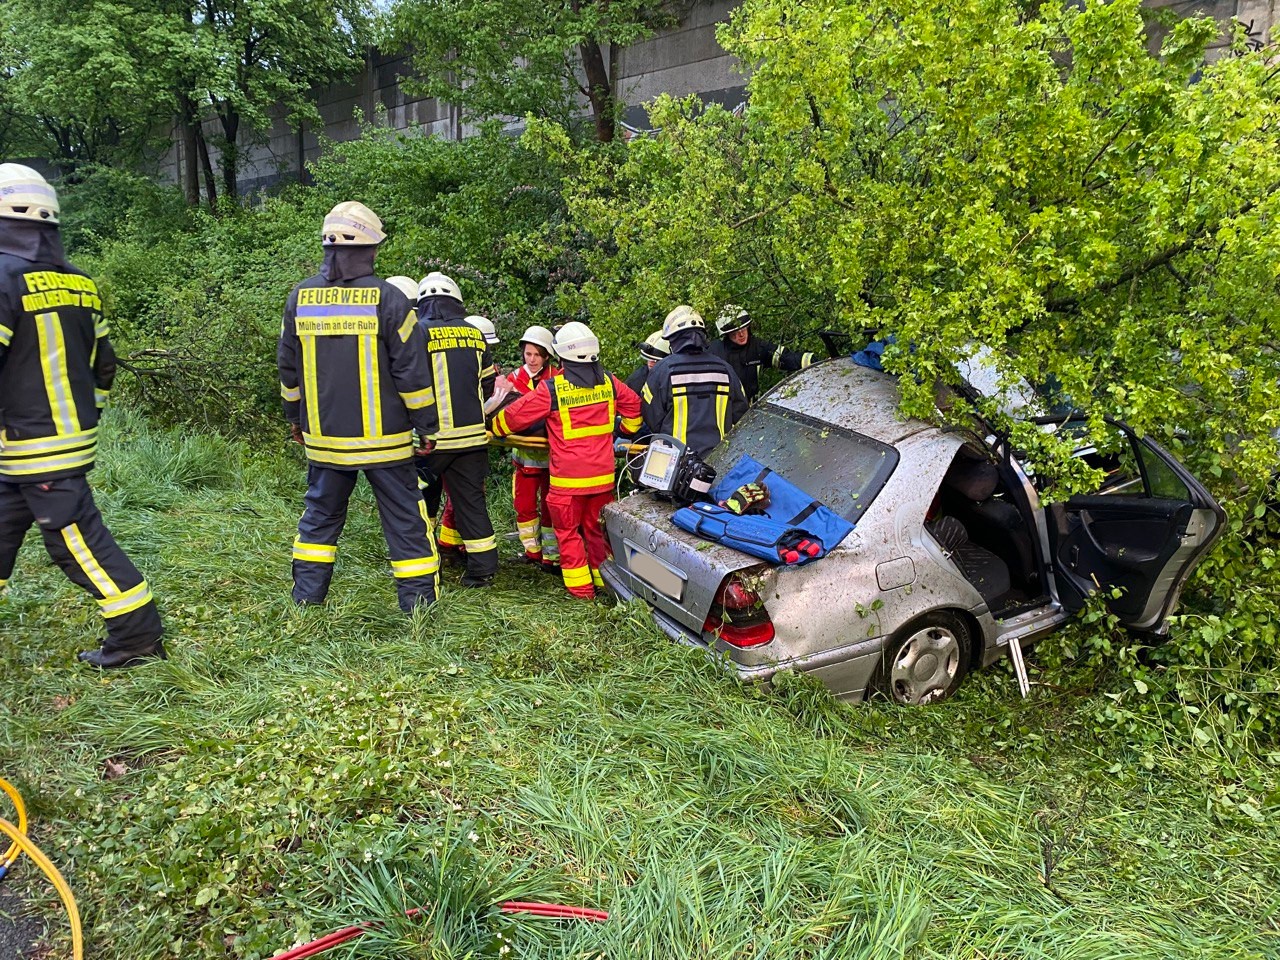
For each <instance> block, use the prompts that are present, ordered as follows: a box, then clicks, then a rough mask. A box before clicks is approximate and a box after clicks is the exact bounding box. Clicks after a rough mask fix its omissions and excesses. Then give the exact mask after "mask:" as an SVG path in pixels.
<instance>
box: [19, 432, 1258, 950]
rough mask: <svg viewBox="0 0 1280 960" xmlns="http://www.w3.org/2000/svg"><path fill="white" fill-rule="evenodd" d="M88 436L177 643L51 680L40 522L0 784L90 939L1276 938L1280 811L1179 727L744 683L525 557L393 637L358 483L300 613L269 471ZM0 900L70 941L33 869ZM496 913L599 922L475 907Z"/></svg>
mask: <svg viewBox="0 0 1280 960" xmlns="http://www.w3.org/2000/svg"><path fill="white" fill-rule="evenodd" d="M118 416H119V415H118V414H117V417H118ZM113 433H114V437H115V439H114V440H113V441H112V442H109V443H108V445H107V447H106V449H105V450H104V453H103V464H104V465H103V467H102V468H100V469H99V470H98V471H97V472H96V473H95V475H94V481H95V484H96V485H97V489H98V491H99V494H98V499H99V502H100V503H101V505H102V506H103V508H104V512H105V513H106V516H107V519H108V522H109V524H110V525H111V526H112V527H113V529H114V531H115V532H116V534H117V536H118V538H119V539H120V540H121V542H122V543H123V544H124V545H125V546H126V548H127V549H128V550H129V552H130V554H131V555H132V556H133V558H134V560H135V562H137V563H138V564H139V566H140V567H141V568H143V570H144V571H145V572H146V573H147V575H148V577H149V579H150V581H151V583H152V586H153V589H154V591H155V593H156V595H157V597H159V599H160V602H161V606H162V612H163V614H164V616H165V619H166V622H167V625H168V628H169V648H170V651H171V656H172V659H171V660H170V661H169V662H168V663H165V664H156V665H152V666H149V667H147V668H145V669H140V670H136V671H132V672H129V673H126V674H122V675H107V676H103V677H99V676H97V675H95V674H93V673H90V672H88V671H85V670H83V669H81V668H79V667H78V666H77V665H75V664H74V662H73V656H74V653H75V652H76V651H77V650H78V649H82V648H84V647H86V646H90V645H92V642H93V641H94V639H95V638H96V636H97V632H98V629H99V627H98V623H97V620H96V613H95V611H94V609H93V604H92V602H91V601H89V600H88V599H87V598H86V597H83V596H82V595H80V594H79V593H78V591H77V590H76V589H75V588H74V587H72V586H71V585H70V584H68V583H67V582H66V581H65V580H64V579H63V578H62V576H61V574H60V573H59V572H58V571H57V570H56V569H54V568H52V567H50V566H49V564H48V562H47V560H46V559H45V557H44V555H43V551H42V550H41V547H40V545H39V543H38V541H37V540H36V539H34V538H32V539H30V540H29V541H28V543H27V545H26V547H25V548H24V552H23V556H22V560H21V563H20V566H19V571H18V575H17V576H16V577H15V582H14V584H13V589H12V591H11V593H10V595H9V598H8V600H7V602H5V603H4V604H3V606H0V669H2V670H3V674H2V678H0V704H2V705H0V775H3V776H5V777H7V778H9V779H11V780H13V781H15V782H16V783H17V784H18V786H19V787H20V789H22V791H23V793H24V795H25V796H26V797H27V799H28V801H29V803H30V806H31V813H32V817H33V821H34V828H33V833H34V837H35V839H36V840H37V842H38V843H40V844H41V845H42V846H43V848H44V849H45V850H46V851H47V852H48V853H49V854H50V855H51V856H52V857H53V859H54V861H55V862H57V863H58V864H59V865H60V866H61V867H62V868H63V870H64V871H65V873H66V874H67V876H68V879H69V880H70V882H71V884H72V886H73V888H74V889H75V890H76V893H77V897H78V899H79V903H80V907H81V909H82V911H83V913H84V915H85V919H86V925H87V930H88V938H89V943H90V950H89V954H88V955H89V956H92V957H95V958H103V960H126V958H127V960H146V958H159V957H171V956H177V957H182V958H195V960H199V958H215V957H227V956H239V957H267V956H270V955H272V954H273V953H274V952H275V951H277V950H280V949H283V948H284V947H287V946H289V945H291V944H292V943H294V942H296V941H299V940H306V939H310V938H312V937H315V936H318V935H320V934H322V933H324V932H326V931H328V930H329V929H331V928H333V927H336V926H341V925H345V924H346V923H349V922H352V921H355V920H358V919H364V918H377V919H380V920H384V921H386V923H385V925H384V926H383V927H382V928H381V929H380V930H379V931H378V932H377V933H376V934H371V935H369V936H366V937H364V938H362V939H361V940H360V941H357V943H356V945H355V948H354V950H353V949H352V948H342V949H341V950H338V951H335V952H334V953H333V954H330V955H333V956H349V957H350V956H361V957H375V956H376V957H386V958H392V957H395V958H411V957H421V958H432V960H445V958H459V960H460V958H464V957H500V956H510V957H530V958H587V957H597V956H599V957H607V958H655V960H658V958H662V960H668V958H680V960H682V958H692V957H698V958H742V960H745V958H757V957H759V958H765V957H767V958H769V960H792V958H795V960H799V958H805V960H817V958H837V957H838V958H889V957H967V958H975V960H976V958H997V957H999V958H1015V957H1017V958H1024V957H1025V958H1040V957H1043V958H1072V960H1089V958H1099V960H1102V958H1107V960H1112V958H1151V957H1178V958H1187V957H1215V958H1216V957H1222V958H1246V957H1250V958H1252V957H1259V958H1260V957H1274V956H1277V955H1280V934H1278V920H1277V907H1278V905H1280V895H1278V894H1277V889H1278V887H1280V869H1278V868H1277V864H1280V836H1278V835H1277V831H1276V829H1275V827H1274V819H1264V821H1263V822H1262V823H1260V824H1259V823H1254V822H1252V821H1250V820H1247V819H1245V818H1240V819H1239V820H1235V819H1223V818H1222V817H1221V811H1220V810H1218V809H1216V808H1215V806H1214V804H1213V803H1212V801H1211V794H1210V791H1209V789H1208V787H1207V785H1206V784H1205V783H1204V782H1202V780H1201V778H1200V776H1199V774H1198V771H1199V770H1200V769H1201V768H1200V767H1199V766H1198V765H1197V764H1196V763H1195V760H1194V756H1193V755H1192V753H1191V748H1190V747H1189V746H1188V745H1187V744H1184V743H1183V742H1182V740H1181V739H1180V738H1179V737H1178V736H1177V735H1176V734H1175V733H1171V734H1170V738H1169V741H1168V749H1167V750H1166V751H1165V752H1164V754H1163V755H1162V756H1161V757H1160V758H1159V761H1160V762H1159V763H1158V765H1157V768H1156V770H1155V771H1153V772H1146V771H1141V770H1137V769H1135V768H1134V767H1133V766H1132V765H1131V764H1130V762H1129V760H1128V758H1126V757H1125V756H1123V755H1119V754H1117V753H1116V749H1115V748H1114V747H1113V746H1110V745H1108V743H1107V742H1106V741H1103V740H1100V739H1099V738H1098V736H1097V735H1095V734H1092V733H1091V730H1092V725H1091V720H1090V718H1091V716H1092V711H1094V710H1095V709H1096V707H1097V700H1096V699H1095V695H1093V694H1090V693H1088V692H1087V691H1079V690H1065V691H1060V692H1056V693H1047V692H1044V691H1039V695H1038V696H1036V697H1035V698H1033V699H1032V700H1031V701H1028V702H1026V703H1023V702H1020V701H1018V700H1017V698H1016V690H1015V688H1014V687H1013V685H1012V683H1011V681H1010V680H1009V678H1008V676H1007V674H1004V673H1003V672H1001V671H990V672H988V673H987V674H985V675H983V676H981V677H978V678H975V680H974V681H973V682H971V683H970V684H968V685H967V686H966V688H965V689H964V690H963V691H962V692H961V694H960V696H959V698H958V699H957V700H955V701H954V702H952V703H949V704H944V705H941V706H939V707H936V708H932V709H924V710H914V711H910V710H900V709H893V708H890V707H888V706H886V705H883V704H872V705H862V706H853V707H849V706H843V705H840V704H836V703H834V702H832V701H831V700H830V699H829V698H828V697H827V696H826V694H825V693H824V692H823V691H822V690H821V689H820V688H818V687H816V685H814V684H813V683H811V682H808V681H807V680H805V679H803V678H799V679H797V678H788V679H785V680H784V681H782V682H780V683H778V684H777V685H776V686H775V687H774V688H773V689H768V690H766V689H762V688H757V687H743V686H741V685H739V684H738V683H737V682H736V681H734V680H732V679H730V678H728V677H726V676H724V675H723V674H722V673H721V672H720V671H719V670H718V668H717V666H716V665H715V664H714V663H711V662H709V661H707V660H706V659H704V658H702V657H700V656H698V655H696V654H694V653H692V652H690V651H688V650H685V649H682V648H679V647H677V646H674V645H672V644H671V643H669V642H667V641H666V640H664V639H662V638H661V636H660V635H659V634H658V633H657V632H656V631H655V630H654V629H653V627H652V626H651V624H650V623H649V622H648V620H647V618H646V616H645V615H644V612H643V610H642V609H640V608H638V607H607V606H584V605H580V604H576V603H571V602H569V601H568V600H566V599H565V598H564V597H563V596H562V591H561V590H560V588H559V586H558V584H557V583H556V582H555V581H553V580H551V578H549V577H546V576H545V575H543V574H541V573H539V572H537V571H533V570H531V569H529V568H526V567H522V566H518V565H516V564H515V563H513V562H509V563H504V565H503V569H502V572H501V574H500V575H499V580H498V586H497V588H496V589H495V590H493V591H492V592H490V593H483V594H477V593H469V592H464V591H462V590H460V589H457V588H456V581H457V578H458V575H459V574H458V572H457V571H455V570H448V571H447V572H446V577H445V581H446V586H447V587H448V586H449V585H450V584H452V585H454V586H455V589H447V591H446V593H445V595H444V597H443V599H442V600H441V602H440V603H439V604H437V605H436V607H434V608H433V609H432V610H430V611H428V612H424V613H420V614H418V615H416V616H415V617H413V618H407V617H404V616H402V615H401V614H399V613H398V611H397V609H396V603H395V595H394V587H393V584H392V581H391V578H390V575H389V571H388V570H387V567H386V564H385V562H384V560H383V555H384V554H383V545H382V541H381V535H380V532H379V529H378V523H377V517H376V513H375V512H374V509H373V506H372V501H371V498H370V497H369V495H368V491H367V487H364V486H363V485H362V486H361V487H360V488H359V493H358V495H357V500H356V501H355V502H354V503H353V507H352V513H351V519H350V522H349V524H348V528H347V533H346V535H345V537H344V539H343V541H342V544H341V547H340V553H339V561H338V569H337V576H336V579H335V585H334V590H333V593H332V595H331V598H330V602H329V604H328V605H327V606H326V607H324V608H319V609H307V610H298V609H296V608H294V607H293V605H292V604H291V603H290V602H289V598H288V592H289V546H290V542H291V539H292V536H293V532H294V524H295V522H296V518H297V513H298V511H299V509H300V505H301V495H302V489H303V488H302V471H301V468H300V465H299V464H298V463H297V462H296V461H295V460H292V459H289V458H280V459H279V460H271V459H260V458H259V459H254V458H251V457H249V456H247V454H246V453H245V451H244V450H243V449H241V448H239V447H236V446H234V445H231V444H228V443H226V442H225V441H220V440H216V439H213V438H209V437H191V436H186V437H183V436H177V435H171V434H163V433H156V432H153V431H151V430H148V429H146V428H145V427H144V426H143V425H142V424H140V423H139V422H138V421H136V420H130V419H128V418H123V419H120V420H117V421H116V429H115V430H114V431H113ZM289 456H290V457H292V456H293V454H292V453H290V455H289ZM493 487H494V490H493V498H494V502H495V504H498V503H500V502H501V501H502V498H503V496H504V487H503V484H502V483H501V482H499V481H498V480H496V479H495V481H494V484H493ZM508 521H509V517H508V516H506V515H505V514H504V515H503V516H502V523H503V524H508ZM503 550H504V554H505V555H506V558H507V559H508V560H513V559H514V555H515V553H516V550H517V547H516V544H515V543H514V542H512V541H510V540H504V541H503ZM1266 812H1267V813H1268V815H1270V814H1271V812H1272V811H1270V810H1268V811H1266ZM5 882H6V883H8V884H13V886H14V888H15V889H16V890H18V891H20V892H21V893H23V894H24V895H25V896H28V897H31V898H34V899H36V900H38V901H39V902H40V903H41V904H45V905H48V906H49V909H48V911H47V913H46V914H45V916H46V919H47V921H48V925H49V929H50V939H51V942H52V943H53V945H54V947H55V952H54V953H53V954H52V955H54V956H64V955H67V954H66V949H65V946H66V938H65V933H64V920H63V918H62V916H61V915H60V914H59V912H58V911H57V910H56V909H55V908H54V907H53V903H54V901H53V900H52V895H51V893H50V892H49V891H48V889H47V887H45V886H44V885H43V883H42V882H41V881H40V880H39V878H38V876H37V874H36V873H35V871H34V870H33V869H32V868H31V867H30V866H29V865H27V864H25V863H24V864H23V865H22V866H20V867H19V868H18V869H17V870H16V871H15V874H14V875H13V876H11V877H10V879H9V880H7V881H5ZM511 898H528V899H547V900H557V901H563V902H569V903H577V904H587V905H593V906H599V907H602V908H604V909H607V910H609V911H610V913H611V915H612V919H611V920H610V922H609V923H607V924H603V925H588V924H581V923H577V924H574V923H558V922H555V921H546V920H536V919H517V918H511V917H505V918H504V917H501V916H499V915H497V914H496V913H495V911H494V909H493V906H494V904H496V903H498V902H500V901H502V900H505V899H511ZM424 903H425V904H430V905H431V909H430V910H429V911H428V913H427V915H426V916H424V917H423V918H421V919H419V920H417V921H413V922H407V921H402V920H401V921H397V920H396V915H397V914H398V913H399V912H400V911H402V910H403V909H404V908H405V907H407V906H413V905H418V904H424ZM504 948H505V949H504ZM344 951H345V952H344Z"/></svg>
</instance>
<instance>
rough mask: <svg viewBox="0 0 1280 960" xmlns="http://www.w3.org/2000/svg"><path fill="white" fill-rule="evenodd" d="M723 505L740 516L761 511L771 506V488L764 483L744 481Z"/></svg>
mask: <svg viewBox="0 0 1280 960" xmlns="http://www.w3.org/2000/svg"><path fill="white" fill-rule="evenodd" d="M721 506H722V507H724V508H725V509H727V510H732V511H733V512H734V513H736V514H738V515H739V516H742V515H743V514H747V513H760V512H762V511H763V510H764V509H765V508H766V507H767V506H769V489H768V488H767V487H766V486H765V485H764V484H763V483H744V484H743V485H742V486H740V487H739V488H738V489H737V490H735V491H733V494H732V495H731V496H730V497H729V499H728V500H726V501H724V503H722V504H721Z"/></svg>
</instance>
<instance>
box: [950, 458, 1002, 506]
mask: <svg viewBox="0 0 1280 960" xmlns="http://www.w3.org/2000/svg"><path fill="white" fill-rule="evenodd" d="M942 482H943V484H944V485H945V486H946V487H947V488H948V489H950V490H954V491H955V492H956V493H958V494H960V495H961V496H962V497H964V498H965V499H966V500H974V501H979V502H980V501H982V500H986V499H987V498H988V497H990V496H991V495H992V494H993V493H995V492H996V487H997V486H999V484H1000V474H999V472H998V471H997V470H996V468H995V465H994V464H991V463H988V462H987V461H986V460H971V459H969V458H967V457H963V456H961V457H957V458H956V460H955V462H954V463H952V464H951V466H950V467H948V468H947V475H946V476H945V477H944V478H943V480H942Z"/></svg>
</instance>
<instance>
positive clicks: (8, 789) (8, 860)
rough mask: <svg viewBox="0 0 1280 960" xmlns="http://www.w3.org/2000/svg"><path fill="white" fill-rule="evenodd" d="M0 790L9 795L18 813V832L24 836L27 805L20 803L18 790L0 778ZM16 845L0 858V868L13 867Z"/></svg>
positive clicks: (10, 845) (20, 796)
mask: <svg viewBox="0 0 1280 960" xmlns="http://www.w3.org/2000/svg"><path fill="white" fill-rule="evenodd" d="M0 790H3V791H4V792H5V793H7V794H8V795H9V799H10V800H12V801H13V807H14V809H15V810H17V811H18V830H19V832H21V833H22V834H23V835H24V836H25V835H26V833H27V805H26V804H25V803H23V802H22V794H20V793H18V788H17V787H15V786H14V785H13V784H12V783H10V782H9V781H8V780H6V779H5V778H4V777H0ZM18 853H19V851H18V844H17V842H16V841H15V842H13V843H10V844H9V849H8V850H6V851H5V852H4V856H3V857H0V867H10V866H13V862H14V861H15V860H17V859H18Z"/></svg>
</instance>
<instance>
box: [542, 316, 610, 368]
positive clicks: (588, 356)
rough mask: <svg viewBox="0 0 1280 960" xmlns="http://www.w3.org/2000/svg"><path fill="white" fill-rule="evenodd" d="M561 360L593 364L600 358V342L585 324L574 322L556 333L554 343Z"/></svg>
mask: <svg viewBox="0 0 1280 960" xmlns="http://www.w3.org/2000/svg"><path fill="white" fill-rule="evenodd" d="M552 342H553V345H554V346H555V349H556V354H557V355H558V356H559V357H560V359H561V360H572V361H576V362H578V363H593V362H595V361H596V360H598V359H599V358H600V340H599V339H598V338H597V337H596V335H595V334H594V333H592V332H591V328H590V327H588V326H587V325H586V324H585V323H579V322H578V321H577V320H572V321H570V322H569V323H566V324H565V325H564V326H563V327H561V328H560V329H559V330H558V331H556V336H555V340H554V341H552Z"/></svg>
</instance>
